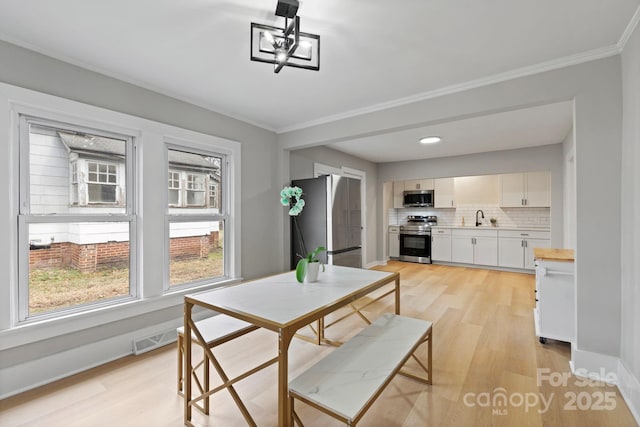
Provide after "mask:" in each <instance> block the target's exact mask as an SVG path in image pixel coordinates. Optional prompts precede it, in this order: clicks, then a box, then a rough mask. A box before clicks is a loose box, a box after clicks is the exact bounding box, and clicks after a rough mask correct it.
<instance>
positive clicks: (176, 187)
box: [169, 170, 180, 206]
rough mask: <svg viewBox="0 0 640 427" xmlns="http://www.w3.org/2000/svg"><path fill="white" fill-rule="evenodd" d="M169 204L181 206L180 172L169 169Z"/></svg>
mask: <svg viewBox="0 0 640 427" xmlns="http://www.w3.org/2000/svg"><path fill="white" fill-rule="evenodd" d="M169 206H180V172H176V171H172V170H170V171H169Z"/></svg>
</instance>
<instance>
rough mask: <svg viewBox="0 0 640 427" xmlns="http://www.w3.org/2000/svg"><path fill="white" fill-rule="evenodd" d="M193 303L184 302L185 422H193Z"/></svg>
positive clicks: (187, 423) (183, 382) (183, 374)
mask: <svg viewBox="0 0 640 427" xmlns="http://www.w3.org/2000/svg"><path fill="white" fill-rule="evenodd" d="M192 309H193V303H190V302H187V301H185V302H184V359H185V360H184V364H183V369H184V371H183V372H182V384H183V388H184V424H185V425H187V426H190V425H192V424H191V311H192Z"/></svg>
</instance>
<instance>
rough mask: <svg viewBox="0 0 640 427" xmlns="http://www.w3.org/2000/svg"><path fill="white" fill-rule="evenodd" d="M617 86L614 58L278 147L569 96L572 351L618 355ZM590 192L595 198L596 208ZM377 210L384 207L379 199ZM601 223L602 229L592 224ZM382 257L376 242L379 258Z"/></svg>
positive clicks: (397, 110)
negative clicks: (572, 141) (573, 299)
mask: <svg viewBox="0 0 640 427" xmlns="http://www.w3.org/2000/svg"><path fill="white" fill-rule="evenodd" d="M621 85H622V84H621V60H620V57H619V56H614V57H609V58H604V59H600V60H596V61H591V62H587V63H584V64H580V65H575V66H570V67H565V68H562V69H558V70H552V71H547V72H543V73H539V74H534V75H531V76H527V77H521V78H517V79H513V80H509V81H506V82H502V83H496V84H493V85H489V86H484V87H480V88H476V89H470V90H466V91H463V92H459V93H455V94H451V95H446V96H441V97H438V98H432V99H426V100H423V101H418V102H415V103H412V104H408V105H403V106H398V107H394V108H391V109H388V110H384V111H377V112H372V113H369V114H365V115H362V116H358V117H353V118H347V119H343V120H340V121H337V122H333V123H326V124H322V125H318V126H314V127H312V128H307V129H300V130H296V131H291V132H288V133H285V134H282V135H279V136H278V142H279V144H280V145H281V146H282V147H283V148H289V149H293V148H296V147H303V146H307V147H308V146H311V145H320V144H325V143H328V142H332V141H340V140H348V139H354V138H357V137H359V136H363V135H371V134H374V133H384V131H385V129H389V128H395V129H400V128H405V127H417V126H420V125H424V124H429V123H436V122H439V121H450V120H455V119H459V118H463V117H474V116H478V115H482V114H487V113H490V112H496V111H505V110H509V109H515V108H522V107H526V106H533V105H540V104H546V103H552V102H558V101H566V100H571V99H573V100H574V103H575V104H574V105H575V127H574V132H575V135H576V160H575V161H576V212H577V218H576V234H577V240H576V254H577V255H576V256H577V259H576V281H577V314H576V316H577V341H576V346H577V348H579V349H580V350H583V351H588V352H595V353H600V354H605V355H612V356H619V354H620V309H621V302H620V297H621V294H620V289H621V287H620V236H621V226H620V216H621V194H620V179H621V177H620V167H621V120H622V111H621V105H622V93H621ZM389 178H392V176H391V174H389ZM593 194H597V195H598V196H597V197H598V202H597V203H594V202H593ZM379 198H380V199H381V197H379ZM378 206H379V208H380V209H381V208H382V200H380V201H379V202H378ZM554 206H555V204H554ZM603 218H606V219H607V226H606V227H594V224H599V223H601V222H602V220H603ZM603 248H606V250H603ZM382 255H383V254H382V245H380V248H379V257H382Z"/></svg>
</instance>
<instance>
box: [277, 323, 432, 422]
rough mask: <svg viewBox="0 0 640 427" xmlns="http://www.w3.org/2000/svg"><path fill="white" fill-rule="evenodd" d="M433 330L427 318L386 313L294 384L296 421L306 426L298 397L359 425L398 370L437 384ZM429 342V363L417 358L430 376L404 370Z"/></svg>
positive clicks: (291, 388) (291, 395) (291, 402)
mask: <svg viewBox="0 0 640 427" xmlns="http://www.w3.org/2000/svg"><path fill="white" fill-rule="evenodd" d="M431 330H432V323H431V322H429V321H426V320H421V319H414V318H410V317H404V316H399V315H395V314H384V315H382V316H381V317H380V318H378V320H376V321H375V322H374V323H372V324H371V325H369V326H367V327H366V328H365V329H364V330H362V331H361V332H359V333H358V334H357V335H356V336H354V337H353V338H352V339H350V340H349V341H348V342H347V343H345V344H344V345H343V346H341V347H338V348H337V349H336V350H334V351H333V352H332V353H330V354H329V355H328V356H327V357H325V358H324V359H322V360H320V361H319V362H318V363H316V364H315V365H314V366H312V367H311V368H309V369H308V370H307V371H305V372H304V373H302V374H301V375H300V376H298V377H297V378H295V379H294V380H293V381H291V382H290V383H289V405H290V408H291V421H292V424H294V423H297V424H298V425H300V426H302V425H303V424H302V421H301V419H300V417H299V416H298V414H297V413H296V412H295V408H294V402H295V399H298V400H300V401H301V402H304V403H306V404H308V405H310V406H312V407H314V408H316V409H318V410H320V411H322V412H325V413H327V414H329V415H331V416H332V417H334V418H336V419H338V420H341V421H343V422H345V423H347V425H348V426H355V425H356V423H357V422H358V421H359V420H360V419H361V418H362V416H363V415H364V414H365V412H366V411H367V409H369V407H370V406H371V405H372V404H373V402H374V401H375V399H376V398H377V397H378V396H379V395H380V393H382V391H383V390H384V388H385V387H386V386H387V384H389V383H390V382H391V380H392V379H393V377H394V376H395V375H396V374H397V373H400V374H403V375H407V376H409V377H411V378H413V379H416V380H419V381H422V382H424V383H426V384H431V382H432V375H431V371H432V363H431V347H432V346H431V344H432V337H431ZM425 342H428V362H427V365H428V366H425V365H424V364H423V363H422V362H420V361H419V360H418V359H417V358H416V357H415V356H413V357H414V358H415V360H416V361H417V362H418V363H419V365H420V366H421V367H422V369H424V370H425V372H426V373H427V377H426V378H423V377H418V376H416V375H413V374H407V373H404V372H402V371H400V369H401V368H402V366H403V365H404V364H405V362H406V361H407V360H408V359H409V357H411V356H412V355H413V354H414V352H415V351H416V349H417V348H418V347H419V346H420V345H421V344H423V343H425Z"/></svg>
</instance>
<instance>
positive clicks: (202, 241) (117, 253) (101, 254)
mask: <svg viewBox="0 0 640 427" xmlns="http://www.w3.org/2000/svg"><path fill="white" fill-rule="evenodd" d="M218 245H219V235H218V232H212V233H211V234H210V235H205V236H192V237H177V238H174V239H171V245H170V246H171V249H170V257H171V260H190V259H198V258H206V257H207V256H208V255H209V253H210V252H211V251H213V250H215V249H217V248H218V247H219V246H218ZM128 264H129V242H107V243H95V244H88V245H78V244H76V243H69V242H64V243H52V244H51V245H50V246H49V247H46V248H40V249H31V250H30V251H29V268H30V269H38V268H75V269H77V270H80V271H83V272H92V271H97V270H100V269H107V268H126V267H127V266H128Z"/></svg>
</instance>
